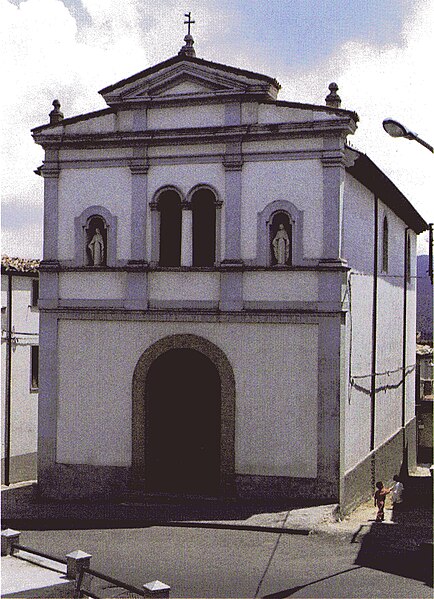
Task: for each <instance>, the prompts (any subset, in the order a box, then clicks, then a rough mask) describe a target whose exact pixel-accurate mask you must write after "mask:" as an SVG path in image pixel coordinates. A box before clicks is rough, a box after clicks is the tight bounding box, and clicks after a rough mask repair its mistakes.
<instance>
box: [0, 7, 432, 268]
mask: <svg viewBox="0 0 434 599" xmlns="http://www.w3.org/2000/svg"><path fill="white" fill-rule="evenodd" d="M189 11H191V13H192V18H193V19H194V21H195V24H194V25H192V34H193V37H194V40H195V50H196V55H197V56H198V57H199V58H204V59H206V60H211V61H215V62H220V63H224V64H228V65H231V66H235V67H239V68H244V69H248V70H252V71H255V72H258V73H263V74H265V75H268V76H270V77H273V78H276V79H277V80H278V81H279V83H280V84H281V86H282V88H281V90H280V93H279V96H278V99H279V100H288V101H294V102H306V103H313V104H320V105H324V104H325V101H324V99H325V96H326V95H327V94H328V85H329V83H330V82H331V81H336V82H337V84H338V86H339V92H338V93H339V95H340V97H341V98H342V108H346V109H348V110H353V111H355V112H357V114H358V115H359V117H360V122H359V124H358V129H357V131H356V133H355V135H353V136H350V137H349V138H348V141H349V142H350V143H351V145H353V146H354V147H356V148H357V149H358V150H361V151H362V152H364V153H365V154H367V155H368V156H369V157H370V158H371V159H372V160H373V161H374V162H375V163H376V164H377V166H378V167H379V168H380V169H381V170H382V171H383V172H384V173H385V174H386V175H387V176H388V177H389V178H390V179H392V181H393V182H394V183H395V185H397V187H398V188H399V189H400V190H401V191H402V192H403V193H404V194H405V195H406V197H407V198H408V199H409V200H410V201H411V203H412V204H413V205H414V206H415V208H416V209H417V210H418V212H419V213H420V214H421V216H422V217H423V218H424V219H425V220H426V221H427V222H433V221H434V154H431V153H430V152H429V151H428V150H427V149H425V148H424V147H422V146H421V145H420V144H418V143H416V142H414V141H409V140H406V139H392V138H391V137H389V136H388V135H387V134H386V133H385V132H384V130H383V128H382V121H383V119H384V118H387V117H392V118H394V119H396V120H398V121H400V122H402V123H404V124H405V125H406V126H407V127H408V128H409V129H410V130H411V131H414V132H416V133H417V134H418V135H419V136H420V137H421V138H423V139H424V140H426V141H427V142H429V143H430V144H431V145H434V118H432V117H431V112H432V110H433V106H434V101H433V100H434V97H433V96H434V86H433V84H432V79H433V75H432V60H433V56H434V42H433V38H434V36H433V31H434V0H266V1H264V0H63V1H61V0H0V39H2V40H3V41H2V53H1V54H2V55H1V58H0V61H1V65H2V80H3V82H2V88H3V93H2V94H1V97H0V106H1V115H2V117H1V119H0V139H1V142H0V144H1V146H0V151H1V160H0V164H1V169H2V173H1V181H2V185H1V199H2V247H1V250H2V254H9V255H10V256H21V257H27V258H41V257H42V218H43V180H42V178H41V177H38V176H37V175H35V174H34V172H33V171H34V170H35V169H36V168H37V167H38V166H39V165H40V164H41V163H42V161H43V158H44V156H43V150H42V148H40V147H39V146H37V145H36V144H35V143H34V142H33V139H32V137H31V134H30V129H32V128H33V127H37V126H39V125H42V124H46V123H47V122H48V114H49V112H50V111H51V109H52V105H51V104H52V101H53V100H54V99H55V98H58V99H59V101H60V103H61V110H62V112H63V113H64V115H65V118H67V117H71V116H74V115H77V114H83V113H86V112H91V111H93V110H98V109H101V108H105V107H106V104H105V102H104V100H103V99H102V97H101V96H100V95H99V94H98V91H99V90H100V89H102V88H104V87H106V86H108V85H110V84H112V83H115V82H117V81H119V80H121V79H124V78H126V77H128V76H130V75H133V74H135V73H137V72H139V71H142V70H143V69H145V68H147V67H149V66H152V65H154V64H156V63H158V62H161V61H163V60H166V59H167V58H169V57H171V56H174V55H176V54H177V53H178V51H179V49H180V48H181V46H182V45H183V44H184V41H183V38H184V35H185V33H186V30H185V29H186V28H185V26H184V24H183V23H184V14H185V13H186V12H189ZM427 248H428V235H427V233H425V234H422V235H421V236H420V237H419V249H418V251H419V253H427V251H428V249H427Z"/></svg>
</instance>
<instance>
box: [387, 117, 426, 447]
mask: <svg viewBox="0 0 434 599" xmlns="http://www.w3.org/2000/svg"><path fill="white" fill-rule="evenodd" d="M383 129H384V130H385V131H386V133H388V134H389V135H390V136H391V137H404V138H405V139H413V140H414V141H417V142H418V143H419V144H420V145H421V146H423V147H424V148H426V149H427V150H429V151H430V152H431V153H432V154H433V153H434V148H433V147H432V145H430V144H429V143H428V142H426V141H425V140H423V139H421V138H420V137H419V136H418V135H417V134H416V133H413V131H410V130H409V129H407V127H406V126H405V125H403V124H402V123H400V122H398V121H395V120H394V119H384V121H383ZM428 227H429V267H428V268H429V277H430V280H431V285H432V284H433V275H434V273H433V239H434V234H433V231H434V224H433V223H430V224H429V225H428ZM406 243H407V240H406ZM404 262H405V258H404ZM406 287H407V284H406V278H405V275H404V319H403V320H404V330H403V338H404V339H405V338H406V320H407V318H406V305H407V293H406ZM405 345H406V344H405V342H404V343H403V372H404V377H403V385H402V426H403V428H404V445H403V448H404V446H405V436H406V435H405V364H406V347H405ZM431 372H432V374H431V379H432V378H433V373H434V370H432V371H431ZM416 415H417V412H416ZM416 444H417V445H419V440H418V434H417V433H416Z"/></svg>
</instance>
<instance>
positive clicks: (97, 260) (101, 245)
mask: <svg viewBox="0 0 434 599" xmlns="http://www.w3.org/2000/svg"><path fill="white" fill-rule="evenodd" d="M85 249H86V265H87V266H106V265H107V226H106V223H105V220H104V219H103V218H102V216H92V217H91V218H90V219H89V220H88V223H87V227H86V248H85Z"/></svg>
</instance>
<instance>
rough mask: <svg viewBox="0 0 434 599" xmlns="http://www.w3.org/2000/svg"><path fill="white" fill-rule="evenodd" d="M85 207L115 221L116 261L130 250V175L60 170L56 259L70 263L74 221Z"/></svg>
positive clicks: (114, 170) (124, 171)
mask: <svg viewBox="0 0 434 599" xmlns="http://www.w3.org/2000/svg"><path fill="white" fill-rule="evenodd" d="M89 206H104V207H105V208H107V210H110V212H111V213H112V215H113V216H117V217H118V241H117V254H118V255H117V257H118V259H124V260H125V259H128V258H129V256H130V249H131V173H130V169H129V168H127V167H122V168H121V167H119V168H88V169H82V170H79V169H63V170H61V172H60V176H59V233H58V234H59V241H58V245H59V259H60V260H74V258H75V246H74V243H75V238H74V218H75V217H77V216H80V214H81V213H82V212H83V210H85V209H86V208H88V207H89Z"/></svg>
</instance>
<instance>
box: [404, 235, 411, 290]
mask: <svg viewBox="0 0 434 599" xmlns="http://www.w3.org/2000/svg"><path fill="white" fill-rule="evenodd" d="M405 270H406V273H405V274H406V277H407V285H409V284H410V282H411V281H410V277H411V238H410V233H409V231H407V232H406V238H405Z"/></svg>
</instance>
